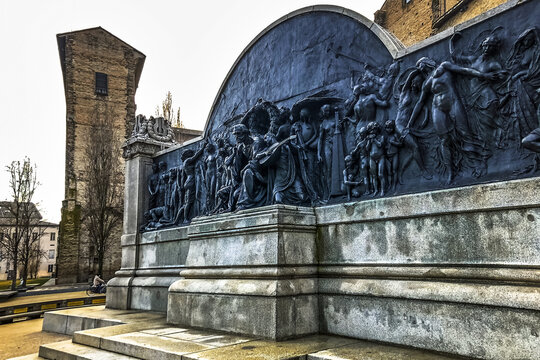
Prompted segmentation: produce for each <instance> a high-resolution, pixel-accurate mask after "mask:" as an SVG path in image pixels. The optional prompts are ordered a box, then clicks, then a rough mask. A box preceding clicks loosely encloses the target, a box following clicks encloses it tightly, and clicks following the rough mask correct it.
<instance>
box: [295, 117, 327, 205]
mask: <svg viewBox="0 0 540 360" xmlns="http://www.w3.org/2000/svg"><path fill="white" fill-rule="evenodd" d="M291 134H294V135H296V139H295V140H294V142H293V145H294V146H296V148H297V149H298V156H299V159H300V160H299V161H300V163H299V165H300V171H301V172H302V173H303V175H302V178H303V179H304V180H305V181H306V183H305V185H306V191H307V193H308V195H309V197H310V198H311V200H312V201H314V202H316V201H318V200H319V194H320V186H318V185H319V184H320V181H319V179H320V176H319V174H318V166H317V165H318V163H317V158H316V156H317V155H316V150H317V139H318V136H317V130H316V129H315V127H314V126H313V124H312V123H311V115H310V113H309V110H308V109H307V108H304V109H302V110H300V120H299V121H297V122H295V123H294V124H293V125H292V129H291Z"/></svg>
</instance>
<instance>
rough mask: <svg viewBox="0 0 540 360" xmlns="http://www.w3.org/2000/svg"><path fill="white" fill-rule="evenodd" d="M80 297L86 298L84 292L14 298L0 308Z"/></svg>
mask: <svg viewBox="0 0 540 360" xmlns="http://www.w3.org/2000/svg"><path fill="white" fill-rule="evenodd" d="M81 297H86V292H85V291H76V292H68V293H54V294H47V295H34V296H23V297H14V298H10V299H9V300H6V301H2V302H0V307H8V306H13V305H24V304H35V303H39V302H46V301H55V300H67V299H74V298H81Z"/></svg>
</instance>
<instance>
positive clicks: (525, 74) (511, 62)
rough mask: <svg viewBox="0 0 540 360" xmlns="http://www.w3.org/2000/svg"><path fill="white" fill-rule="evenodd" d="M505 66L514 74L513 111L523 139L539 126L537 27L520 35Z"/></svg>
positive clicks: (539, 47) (539, 42)
mask: <svg viewBox="0 0 540 360" xmlns="http://www.w3.org/2000/svg"><path fill="white" fill-rule="evenodd" d="M506 65H507V67H508V69H509V70H510V74H511V78H510V81H509V83H508V90H509V91H508V92H509V94H510V96H511V101H510V104H511V106H510V113H511V117H512V119H513V122H514V124H515V125H514V126H515V127H516V128H517V129H516V130H517V133H518V134H517V135H518V138H520V139H521V138H523V137H524V136H526V135H527V134H529V132H530V131H532V130H533V129H534V128H535V127H536V126H537V124H536V109H538V108H539V105H540V94H539V93H538V91H537V90H538V88H540V38H539V35H538V30H537V29H536V27H533V28H530V29H527V30H525V31H524V32H523V33H522V34H521V35H520V36H519V37H518V39H517V40H516V42H515V43H514V46H513V47H512V52H511V54H510V57H509V58H508V60H507V62H506Z"/></svg>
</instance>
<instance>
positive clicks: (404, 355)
mask: <svg viewBox="0 0 540 360" xmlns="http://www.w3.org/2000/svg"><path fill="white" fill-rule="evenodd" d="M410 359H414V360H449V359H455V358H454V357H449V356H444V355H440V354H436V353H431V352H426V351H421V350H416V349H407V348H399V347H395V346H388V345H383V344H374V343H371V342H367V341H358V342H355V343H353V344H350V345H345V346H340V347H337V348H334V349H329V350H323V351H319V352H317V353H314V354H309V355H308V356H307V360H410Z"/></svg>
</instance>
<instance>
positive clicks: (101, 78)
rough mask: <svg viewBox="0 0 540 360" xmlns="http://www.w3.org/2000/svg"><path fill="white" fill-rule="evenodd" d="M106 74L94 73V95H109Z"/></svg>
mask: <svg viewBox="0 0 540 360" xmlns="http://www.w3.org/2000/svg"><path fill="white" fill-rule="evenodd" d="M108 85H109V84H108V79H107V74H104V73H100V72H97V73H96V94H98V95H109V87H108Z"/></svg>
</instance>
